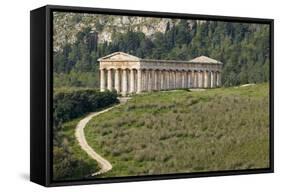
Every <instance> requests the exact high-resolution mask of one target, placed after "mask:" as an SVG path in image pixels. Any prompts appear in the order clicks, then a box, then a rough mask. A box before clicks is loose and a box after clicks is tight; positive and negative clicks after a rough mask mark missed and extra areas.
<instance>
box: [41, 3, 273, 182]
mask: <svg viewBox="0 0 281 192" xmlns="http://www.w3.org/2000/svg"><path fill="white" fill-rule="evenodd" d="M45 8H46V29H47V30H46V36H45V37H46V57H45V58H46V59H45V60H46V64H45V66H46V68H45V71H46V79H45V80H46V81H45V82H46V102H45V106H46V130H45V134H46V145H45V146H44V147H45V150H46V167H45V170H46V182H45V184H46V186H50V187H53V186H69V185H82V184H100V183H120V182H134V181H150V180H164V179H181V178H197V177H211V176H229V175H242V174H243V175H246V174H258V173H274V20H273V19H262V18H251V17H231V16H218V15H201V14H185V13H171V12H154V11H139V10H123V9H107V8H90V7H74V6H60V5H46V6H45ZM53 12H75V13H92V14H109V15H126V16H142V17H161V18H177V19H197V20H212V21H225V22H240V23H259V24H268V25H269V26H270V79H269V84H270V86H269V97H270V102H269V103H270V106H269V107H270V114H269V117H270V118H269V120H270V123H269V125H270V134H269V137H270V138H269V140H270V148H269V161H270V162H269V168H262V169H245V170H223V171H209V172H196V173H175V174H161V175H144V176H126V177H110V178H95V179H83V180H68V181H54V180H53V179H52V170H53V167H52V159H53V155H52V153H51V152H52V147H53V132H52V108H53V100H52V99H53V98H52V95H53V73H52V71H53Z"/></svg>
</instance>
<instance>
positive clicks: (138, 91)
mask: <svg viewBox="0 0 281 192" xmlns="http://www.w3.org/2000/svg"><path fill="white" fill-rule="evenodd" d="M141 87H142V74H141V69H138V71H137V93H140V92H141V91H142V88H141Z"/></svg>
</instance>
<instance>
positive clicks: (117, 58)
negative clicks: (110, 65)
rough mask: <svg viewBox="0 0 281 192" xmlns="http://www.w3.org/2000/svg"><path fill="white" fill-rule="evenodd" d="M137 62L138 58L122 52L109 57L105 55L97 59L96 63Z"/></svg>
mask: <svg viewBox="0 0 281 192" xmlns="http://www.w3.org/2000/svg"><path fill="white" fill-rule="evenodd" d="M107 60H109V61H139V60H140V58H138V57H136V56H133V55H130V54H127V53H124V52H114V53H111V54H109V55H106V56H104V57H102V58H99V59H98V61H107Z"/></svg>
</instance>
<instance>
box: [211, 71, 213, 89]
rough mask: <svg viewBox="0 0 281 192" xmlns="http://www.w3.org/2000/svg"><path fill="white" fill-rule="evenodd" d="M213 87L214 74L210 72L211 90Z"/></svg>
mask: <svg viewBox="0 0 281 192" xmlns="http://www.w3.org/2000/svg"><path fill="white" fill-rule="evenodd" d="M213 87H214V72H213V71H211V88H213Z"/></svg>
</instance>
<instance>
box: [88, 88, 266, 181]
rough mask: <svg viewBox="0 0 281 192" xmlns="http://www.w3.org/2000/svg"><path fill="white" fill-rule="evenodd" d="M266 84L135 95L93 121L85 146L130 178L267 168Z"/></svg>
mask: <svg viewBox="0 0 281 192" xmlns="http://www.w3.org/2000/svg"><path fill="white" fill-rule="evenodd" d="M268 90H269V88H268V84H260V85H254V86H249V87H232V88H220V89H213V90H206V91H201V92H187V91H184V90H178V91H169V92H155V93H147V94H143V95H137V96H135V97H133V98H132V99H131V100H129V101H128V103H127V104H125V105H122V106H119V107H117V108H115V109H112V110H111V111H109V112H107V113H104V114H101V115H99V116H97V117H95V118H94V119H93V120H92V121H90V122H89V123H88V125H87V126H86V128H85V135H86V139H87V141H88V143H89V144H90V145H91V146H92V147H93V148H94V149H95V150H97V151H98V153H100V154H101V155H103V156H104V157H105V158H107V159H108V160H109V161H110V162H111V164H112V165H113V169H112V170H111V171H110V172H108V173H106V174H105V175H102V176H103V177H108V176H128V175H147V174H165V173H179V172H202V171H216V170H241V169H254V168H267V167H268V166H269V107H268V106H269V95H268Z"/></svg>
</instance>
